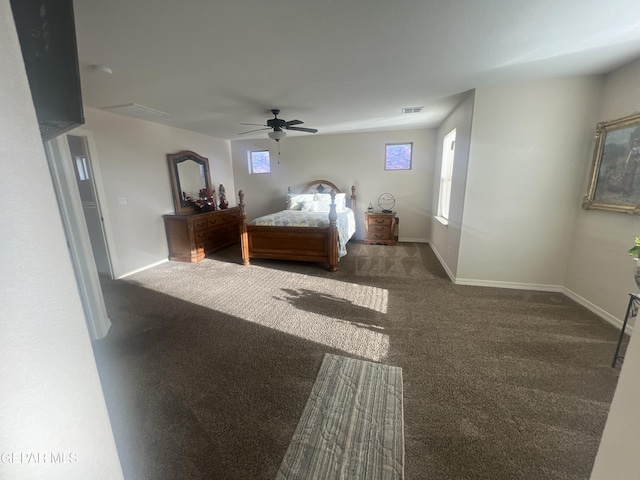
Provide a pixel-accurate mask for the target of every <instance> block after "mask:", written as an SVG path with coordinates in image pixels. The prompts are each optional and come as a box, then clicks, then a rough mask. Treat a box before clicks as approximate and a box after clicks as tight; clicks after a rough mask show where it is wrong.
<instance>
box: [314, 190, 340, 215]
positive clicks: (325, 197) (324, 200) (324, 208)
mask: <svg viewBox="0 0 640 480" xmlns="http://www.w3.org/2000/svg"><path fill="white" fill-rule="evenodd" d="M315 199H316V200H317V201H318V202H320V211H321V212H328V211H329V207H330V206H331V194H330V193H316V196H315ZM346 202H347V194H346V193H336V211H337V212H342V211H344V209H345V208H346Z"/></svg>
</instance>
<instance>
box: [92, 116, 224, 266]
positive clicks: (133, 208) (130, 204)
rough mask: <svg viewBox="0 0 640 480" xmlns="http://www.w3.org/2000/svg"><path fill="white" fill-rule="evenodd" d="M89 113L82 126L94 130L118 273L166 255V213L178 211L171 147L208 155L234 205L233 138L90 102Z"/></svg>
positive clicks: (217, 181) (216, 180) (213, 173)
mask: <svg viewBox="0 0 640 480" xmlns="http://www.w3.org/2000/svg"><path fill="white" fill-rule="evenodd" d="M85 117H86V124H85V125H84V126H83V129H85V130H89V131H91V132H93V134H94V138H95V144H96V148H97V152H96V153H97V157H98V162H99V166H100V171H101V174H102V179H103V186H104V192H105V195H106V202H104V203H106V205H104V204H103V205H102V206H103V208H105V207H106V208H107V209H108V214H109V215H108V217H109V219H110V221H111V225H110V229H111V232H112V236H113V240H114V241H113V243H114V245H110V246H109V248H110V251H111V254H112V262H113V270H114V276H115V277H116V278H119V277H121V276H123V275H126V274H128V273H131V272H134V271H136V270H139V269H142V268H145V267H148V266H150V265H154V264H156V263H158V262H161V261H164V260H167V256H168V250H167V240H166V235H165V230H164V223H163V221H162V215H163V214H166V213H173V212H174V207H173V200H172V193H171V184H170V181H169V167H168V163H167V157H166V156H167V154H168V153H176V152H178V151H181V150H192V151H194V152H196V153H198V154H199V155H202V156H204V157H207V158H208V159H209V166H210V169H211V180H212V182H213V186H214V188H215V189H216V191H217V190H218V185H220V184H221V183H222V184H224V186H225V189H226V191H227V197H228V201H229V203H230V205H231V206H234V205H235V204H236V203H235V199H234V198H233V195H230V192H233V191H234V190H235V186H234V181H233V168H232V166H231V150H230V143H229V141H228V140H222V139H218V138H214V137H209V136H206V135H202V134H199V133H193V132H188V131H186V130H180V129H177V128H172V127H167V126H165V125H159V124H156V123H152V122H148V121H145V120H139V119H135V118H130V117H125V116H122V115H116V114H113V113H109V112H103V111H101V110H97V109H93V108H85ZM94 160H95V159H94ZM120 197H124V198H126V200H127V204H126V205H125V206H122V205H119V203H118V198H120Z"/></svg>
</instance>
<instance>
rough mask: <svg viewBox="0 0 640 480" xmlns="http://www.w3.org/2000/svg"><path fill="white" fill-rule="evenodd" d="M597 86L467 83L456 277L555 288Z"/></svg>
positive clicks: (579, 82) (579, 81)
mask: <svg viewBox="0 0 640 480" xmlns="http://www.w3.org/2000/svg"><path fill="white" fill-rule="evenodd" d="M601 84H602V80H601V78H600V77H576V78H564V79H555V80H545V81H538V82H532V83H526V84H518V85H512V86H501V87H490V88H481V89H477V90H476V94H475V106H474V113H473V127H472V134H471V149H470V154H469V168H468V173H467V189H466V193H465V201H464V221H463V227H462V237H461V244H460V256H459V260H458V270H457V280H456V281H457V282H458V283H469V284H474V283H475V284H485V285H492V284H493V285H497V286H500V285H505V286H511V287H514V288H534V289H535V288H540V289H544V290H555V289H557V290H560V289H561V288H562V285H563V284H564V280H565V274H566V265H567V258H568V256H569V252H570V241H571V240H572V232H573V228H574V223H575V217H576V214H577V210H579V206H580V196H581V192H583V190H584V188H585V185H584V183H583V178H584V171H585V168H586V167H587V166H588V164H589V161H590V157H591V138H592V137H593V127H594V125H595V119H596V112H597V107H598V102H597V101H594V99H598V98H599V97H600V91H601Z"/></svg>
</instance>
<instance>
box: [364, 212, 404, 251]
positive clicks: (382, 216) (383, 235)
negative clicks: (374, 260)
mask: <svg viewBox="0 0 640 480" xmlns="http://www.w3.org/2000/svg"><path fill="white" fill-rule="evenodd" d="M364 227H365V238H364V243H365V244H367V245H371V244H373V243H380V244H383V245H395V244H396V243H398V230H397V229H398V218H397V217H396V212H391V213H382V212H365V214H364Z"/></svg>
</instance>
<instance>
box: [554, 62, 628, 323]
mask: <svg viewBox="0 0 640 480" xmlns="http://www.w3.org/2000/svg"><path fill="white" fill-rule="evenodd" d="M638 79H640V60H638V61H636V62H633V63H631V64H630V65H627V66H625V67H623V68H621V69H619V70H617V71H615V72H612V73H611V74H609V75H607V77H606V78H605V82H604V91H603V95H602V101H601V105H602V107H601V108H600V110H599V113H598V116H597V118H596V121H594V122H593V125H592V126H591V129H592V132H595V127H596V123H597V122H601V121H608V120H614V119H616V118H620V117H625V116H627V115H631V114H632V113H634V112H637V111H639V110H640V82H639V81H638ZM593 145H594V143H593V142H592V143H591V148H592V149H593ZM592 151H593V150H592ZM585 163H588V166H589V167H591V157H590V158H589V161H588V162H585ZM589 171H590V168H589V169H585V170H584V171H583V172H582V175H581V178H580V181H581V183H582V185H584V187H583V192H582V193H583V194H584V193H586V189H587V184H588V178H589ZM639 235H640V219H639V218H638V217H637V216H633V215H627V214H622V213H615V212H606V211H602V210H588V211H586V210H579V211H578V216H577V222H576V228H575V233H574V238H573V243H574V245H575V248H574V250H573V252H572V255H571V257H570V261H569V267H568V271H567V280H566V286H567V288H568V289H569V290H571V291H572V292H573V293H575V294H576V295H579V296H580V297H583V298H586V299H588V300H589V301H590V302H592V303H593V304H595V305H598V306H599V307H600V308H602V309H603V310H605V311H606V312H610V313H612V314H613V315H614V316H615V317H616V318H619V319H622V318H624V314H625V309H626V305H627V300H628V296H627V294H628V293H629V292H637V291H638V288H637V287H636V285H635V283H634V281H633V275H632V271H633V261H632V259H631V258H630V257H629V255H627V250H629V248H631V247H632V246H633V240H634V238H635V237H637V236H639Z"/></svg>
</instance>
